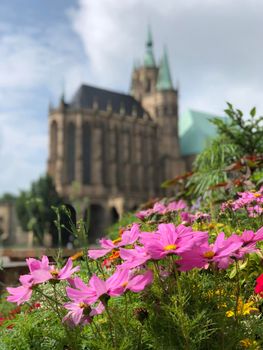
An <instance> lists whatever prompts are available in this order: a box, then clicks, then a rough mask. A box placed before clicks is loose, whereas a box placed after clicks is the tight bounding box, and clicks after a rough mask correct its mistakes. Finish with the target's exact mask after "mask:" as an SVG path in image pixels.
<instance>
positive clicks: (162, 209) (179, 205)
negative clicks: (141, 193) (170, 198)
mask: <svg viewBox="0 0 263 350" xmlns="http://www.w3.org/2000/svg"><path fill="white" fill-rule="evenodd" d="M186 206H187V205H186V203H185V201H183V200H182V199H180V200H179V201H178V202H176V201H174V202H170V203H169V204H168V205H165V204H164V203H161V202H157V203H155V204H154V206H153V208H151V209H147V210H141V211H140V212H138V213H136V214H135V216H136V217H137V218H139V219H141V220H144V219H145V218H147V217H149V216H151V215H153V214H160V215H164V214H167V213H170V212H174V211H179V210H182V209H184V208H186Z"/></svg>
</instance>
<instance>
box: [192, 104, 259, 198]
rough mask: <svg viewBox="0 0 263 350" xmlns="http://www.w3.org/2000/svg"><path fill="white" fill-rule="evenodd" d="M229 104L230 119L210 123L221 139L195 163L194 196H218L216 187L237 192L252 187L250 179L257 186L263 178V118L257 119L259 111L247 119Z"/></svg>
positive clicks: (217, 119) (252, 112)
mask: <svg viewBox="0 0 263 350" xmlns="http://www.w3.org/2000/svg"><path fill="white" fill-rule="evenodd" d="M227 105H228V108H227V109H225V113H226V114H227V115H228V117H229V118H228V119H227V120H222V119H219V118H214V119H211V120H210V121H211V122H212V123H213V124H215V125H216V127H217V134H218V136H217V137H216V138H215V139H213V140H212V141H211V142H210V144H209V145H208V146H207V147H206V148H205V149H204V150H203V151H202V152H201V153H200V154H199V155H198V156H197V158H196V160H195V163H194V169H193V176H192V177H191V178H190V179H189V180H188V188H189V189H190V190H189V193H190V194H191V195H196V196H197V197H198V196H200V195H209V196H212V195H216V193H215V189H216V188H218V189H219V191H220V189H221V192H222V193H224V195H226V192H225V189H227V188H230V187H231V185H233V184H234V186H235V187H236V190H238V189H239V186H240V185H249V186H251V185H252V186H253V184H252V182H251V181H248V179H250V180H252V181H254V183H255V185H257V184H258V183H259V180H260V176H261V177H262V165H263V164H262V154H263V127H262V123H263V117H256V108H252V109H251V111H250V115H249V116H247V117H245V116H244V114H243V112H242V111H240V110H239V109H234V108H233V106H232V105H231V104H230V103H227ZM258 178H259V180H258Z"/></svg>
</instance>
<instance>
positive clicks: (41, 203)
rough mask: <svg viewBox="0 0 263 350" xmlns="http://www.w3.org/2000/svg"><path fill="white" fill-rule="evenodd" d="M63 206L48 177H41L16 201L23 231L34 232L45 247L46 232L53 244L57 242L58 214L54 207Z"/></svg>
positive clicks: (39, 242)
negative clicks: (56, 225) (55, 222)
mask: <svg viewBox="0 0 263 350" xmlns="http://www.w3.org/2000/svg"><path fill="white" fill-rule="evenodd" d="M62 204H63V200H62V198H61V197H60V196H59V194H58V193H57V191H56V188H55V185H54V183H53V180H52V178H51V177H50V176H48V175H45V176H42V177H40V178H39V179H38V180H37V181H35V182H33V183H32V185H31V188H30V190H29V191H22V192H21V193H20V195H19V196H18V198H17V201H16V211H17V216H18V219H19V221H20V224H21V226H22V228H23V230H25V231H33V233H34V236H35V238H36V240H37V242H38V244H40V245H43V239H44V233H45V232H50V233H51V235H52V238H53V242H54V241H56V240H57V229H56V227H55V225H54V221H55V220H56V213H55V211H54V210H53V209H52V207H53V206H55V207H59V206H61V205H62Z"/></svg>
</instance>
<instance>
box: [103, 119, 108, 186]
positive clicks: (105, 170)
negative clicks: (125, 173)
mask: <svg viewBox="0 0 263 350" xmlns="http://www.w3.org/2000/svg"><path fill="white" fill-rule="evenodd" d="M101 131H102V140H101V141H102V183H103V185H104V186H109V184H110V182H109V132H108V128H107V125H105V124H103V125H102V129H101Z"/></svg>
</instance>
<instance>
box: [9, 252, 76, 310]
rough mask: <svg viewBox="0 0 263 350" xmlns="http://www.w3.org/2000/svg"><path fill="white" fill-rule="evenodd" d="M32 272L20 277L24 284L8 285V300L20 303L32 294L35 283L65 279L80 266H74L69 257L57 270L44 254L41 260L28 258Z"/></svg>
mask: <svg viewBox="0 0 263 350" xmlns="http://www.w3.org/2000/svg"><path fill="white" fill-rule="evenodd" d="M27 264H28V267H29V271H30V274H28V275H22V276H20V278H19V281H20V283H21V284H22V285H21V286H19V287H15V288H11V287H8V288H7V291H8V293H9V294H10V295H9V296H8V297H7V300H8V301H10V302H13V303H17V304H18V305H20V304H22V303H24V302H26V301H28V300H29V299H30V298H31V295H32V288H33V286H34V285H37V284H40V283H43V282H46V281H49V280H64V279H68V278H69V277H70V276H71V275H72V274H73V273H74V272H76V271H78V270H79V266H77V267H75V268H73V267H72V266H73V263H72V260H71V259H68V261H67V263H66V265H65V266H64V267H63V268H62V269H61V270H57V269H56V268H55V267H54V266H53V265H51V266H50V265H49V260H48V257H47V256H43V257H42V259H41V260H37V259H33V258H29V259H27Z"/></svg>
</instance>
